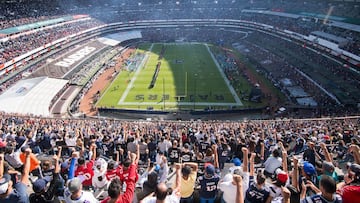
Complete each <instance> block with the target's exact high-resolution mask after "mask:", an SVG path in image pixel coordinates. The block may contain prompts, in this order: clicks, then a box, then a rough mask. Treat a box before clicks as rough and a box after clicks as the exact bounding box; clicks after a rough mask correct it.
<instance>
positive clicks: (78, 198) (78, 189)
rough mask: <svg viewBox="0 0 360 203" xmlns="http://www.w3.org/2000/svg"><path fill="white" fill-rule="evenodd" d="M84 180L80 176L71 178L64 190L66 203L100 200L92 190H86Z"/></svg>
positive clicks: (90, 202)
mask: <svg viewBox="0 0 360 203" xmlns="http://www.w3.org/2000/svg"><path fill="white" fill-rule="evenodd" d="M82 188H83V184H82V180H81V179H80V178H79V177H75V178H73V179H71V180H69V182H68V184H67V188H66V189H65V192H64V199H65V202H66V203H83V202H88V203H97V202H98V200H97V199H96V198H95V197H94V195H93V194H92V193H91V192H88V191H84V190H83V189H82Z"/></svg>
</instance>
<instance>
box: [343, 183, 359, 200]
mask: <svg viewBox="0 0 360 203" xmlns="http://www.w3.org/2000/svg"><path fill="white" fill-rule="evenodd" d="M340 195H341V197H342V201H343V203H353V202H354V203H355V202H360V186H359V185H346V186H344V187H343V188H341V189H340Z"/></svg>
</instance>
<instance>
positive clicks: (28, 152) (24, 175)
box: [20, 148, 31, 185]
mask: <svg viewBox="0 0 360 203" xmlns="http://www.w3.org/2000/svg"><path fill="white" fill-rule="evenodd" d="M30 155H31V149H30V148H27V149H26V150H25V163H24V169H23V171H22V174H21V179H20V182H22V183H24V184H25V185H28V184H29V173H30Z"/></svg>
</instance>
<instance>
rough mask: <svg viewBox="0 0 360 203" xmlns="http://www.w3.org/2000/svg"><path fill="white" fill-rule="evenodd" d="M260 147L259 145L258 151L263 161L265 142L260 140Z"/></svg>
mask: <svg viewBox="0 0 360 203" xmlns="http://www.w3.org/2000/svg"><path fill="white" fill-rule="evenodd" d="M260 147H261V151H260V159H261V161H264V159H265V157H264V156H265V155H264V154H265V144H264V142H263V141H262V142H260Z"/></svg>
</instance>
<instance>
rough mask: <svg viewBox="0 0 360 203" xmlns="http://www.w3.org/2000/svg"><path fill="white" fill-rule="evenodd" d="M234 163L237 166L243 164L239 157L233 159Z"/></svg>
mask: <svg viewBox="0 0 360 203" xmlns="http://www.w3.org/2000/svg"><path fill="white" fill-rule="evenodd" d="M233 163H234V165H235V166H241V160H240V159H239V158H235V159H233Z"/></svg>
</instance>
